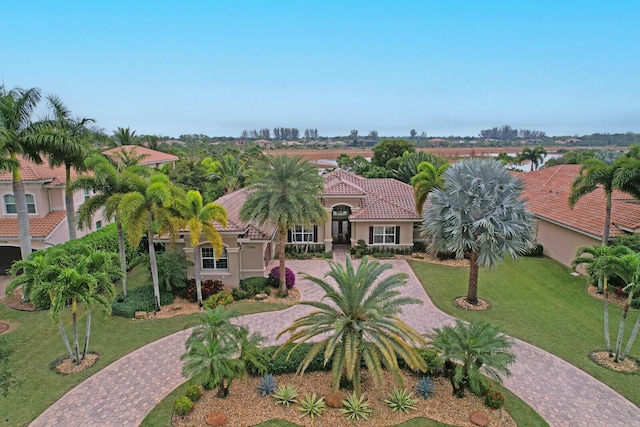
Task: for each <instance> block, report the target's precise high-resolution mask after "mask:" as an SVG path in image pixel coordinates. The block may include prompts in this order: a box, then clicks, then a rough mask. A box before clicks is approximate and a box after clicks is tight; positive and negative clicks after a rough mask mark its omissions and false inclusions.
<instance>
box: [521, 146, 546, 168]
mask: <svg viewBox="0 0 640 427" xmlns="http://www.w3.org/2000/svg"><path fill="white" fill-rule="evenodd" d="M546 154H547V150H545V149H544V147H542V146H540V145H539V146H537V147H535V148H531V147H525V148H523V149H522V152H521V153H520V154H519V155H518V161H519V162H524V161H530V162H531V171H534V170H536V169H537V168H538V166H539V165H540V163H542V162H543V161H544V156H545V155H546Z"/></svg>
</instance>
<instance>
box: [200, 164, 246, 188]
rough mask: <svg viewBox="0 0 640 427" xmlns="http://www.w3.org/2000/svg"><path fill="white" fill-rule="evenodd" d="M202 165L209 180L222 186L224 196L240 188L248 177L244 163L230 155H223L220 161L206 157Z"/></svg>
mask: <svg viewBox="0 0 640 427" xmlns="http://www.w3.org/2000/svg"><path fill="white" fill-rule="evenodd" d="M202 165H203V166H204V167H206V168H207V172H208V173H209V178H210V179H213V180H217V181H219V182H220V183H221V184H222V187H223V188H224V193H225V194H228V193H231V192H233V191H236V190H238V189H240V188H242V187H243V186H244V181H245V179H246V178H247V177H248V175H247V172H246V169H245V165H244V161H243V160H242V159H241V158H240V157H238V156H232V155H231V154H225V155H223V156H222V158H221V159H220V160H212V159H211V158H210V157H207V158H205V159H204V160H202Z"/></svg>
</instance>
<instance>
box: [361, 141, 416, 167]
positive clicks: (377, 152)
mask: <svg viewBox="0 0 640 427" xmlns="http://www.w3.org/2000/svg"><path fill="white" fill-rule="evenodd" d="M405 151H406V152H409V153H413V152H415V144H414V143H413V142H411V141H407V140H406V139H392V138H384V139H382V141H380V142H379V143H377V144H376V145H375V146H374V147H373V158H372V159H371V163H372V164H373V165H374V166H382V167H384V166H385V165H386V164H387V162H388V161H389V159H394V158H396V157H401V156H402V155H403V154H404V152H405Z"/></svg>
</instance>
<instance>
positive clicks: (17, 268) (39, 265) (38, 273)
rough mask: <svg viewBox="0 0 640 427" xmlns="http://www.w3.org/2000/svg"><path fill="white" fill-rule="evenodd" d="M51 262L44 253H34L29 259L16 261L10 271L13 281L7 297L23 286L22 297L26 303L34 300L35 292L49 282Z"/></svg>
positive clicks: (7, 289) (7, 290)
mask: <svg viewBox="0 0 640 427" xmlns="http://www.w3.org/2000/svg"><path fill="white" fill-rule="evenodd" d="M48 270H49V262H48V258H47V256H45V254H44V253H43V252H42V251H37V252H33V253H32V254H31V255H30V256H29V258H27V259H22V260H19V261H15V262H14V263H13V264H11V268H10V269H9V270H8V272H9V274H10V275H11V276H12V277H13V279H12V280H11V281H10V282H9V284H8V285H7V288H6V289H5V295H7V296H8V295H11V294H13V292H14V291H15V290H16V289H17V288H18V287H19V286H22V295H23V299H24V300H25V301H29V300H31V299H33V298H32V292H33V291H34V290H38V289H41V288H42V286H43V284H45V283H46V282H47V272H48Z"/></svg>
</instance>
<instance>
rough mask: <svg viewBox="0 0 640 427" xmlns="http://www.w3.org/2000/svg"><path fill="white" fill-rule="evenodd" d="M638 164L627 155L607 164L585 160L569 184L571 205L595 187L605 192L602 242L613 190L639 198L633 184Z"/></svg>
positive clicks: (606, 233) (606, 238)
mask: <svg viewBox="0 0 640 427" xmlns="http://www.w3.org/2000/svg"><path fill="white" fill-rule="evenodd" d="M638 165H639V160H637V159H634V158H629V157H620V158H618V159H616V160H614V161H613V162H612V163H610V164H608V163H605V162H604V161H602V160H600V159H596V158H591V159H588V160H586V161H585V162H584V163H583V165H582V168H581V169H580V175H578V176H577V177H576V179H575V180H574V181H573V184H572V185H571V193H570V194H569V206H570V207H571V208H572V209H573V207H574V206H575V205H576V203H578V200H580V199H581V198H582V197H584V196H586V195H587V194H589V193H592V192H594V191H595V190H596V189H597V188H602V190H603V191H604V194H605V203H606V205H605V206H606V207H605V216H604V230H603V232H602V244H603V245H606V244H607V243H608V242H609V232H610V229H611V199H612V195H613V191H614V190H621V191H625V192H627V193H629V194H631V195H632V196H633V197H635V198H636V199H640V187H639V186H638V185H634V184H635V182H634V181H635V180H636V179H637V177H636V174H635V173H631V174H630V173H629V172H630V171H631V172H633V171H636V170H637V168H638Z"/></svg>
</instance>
